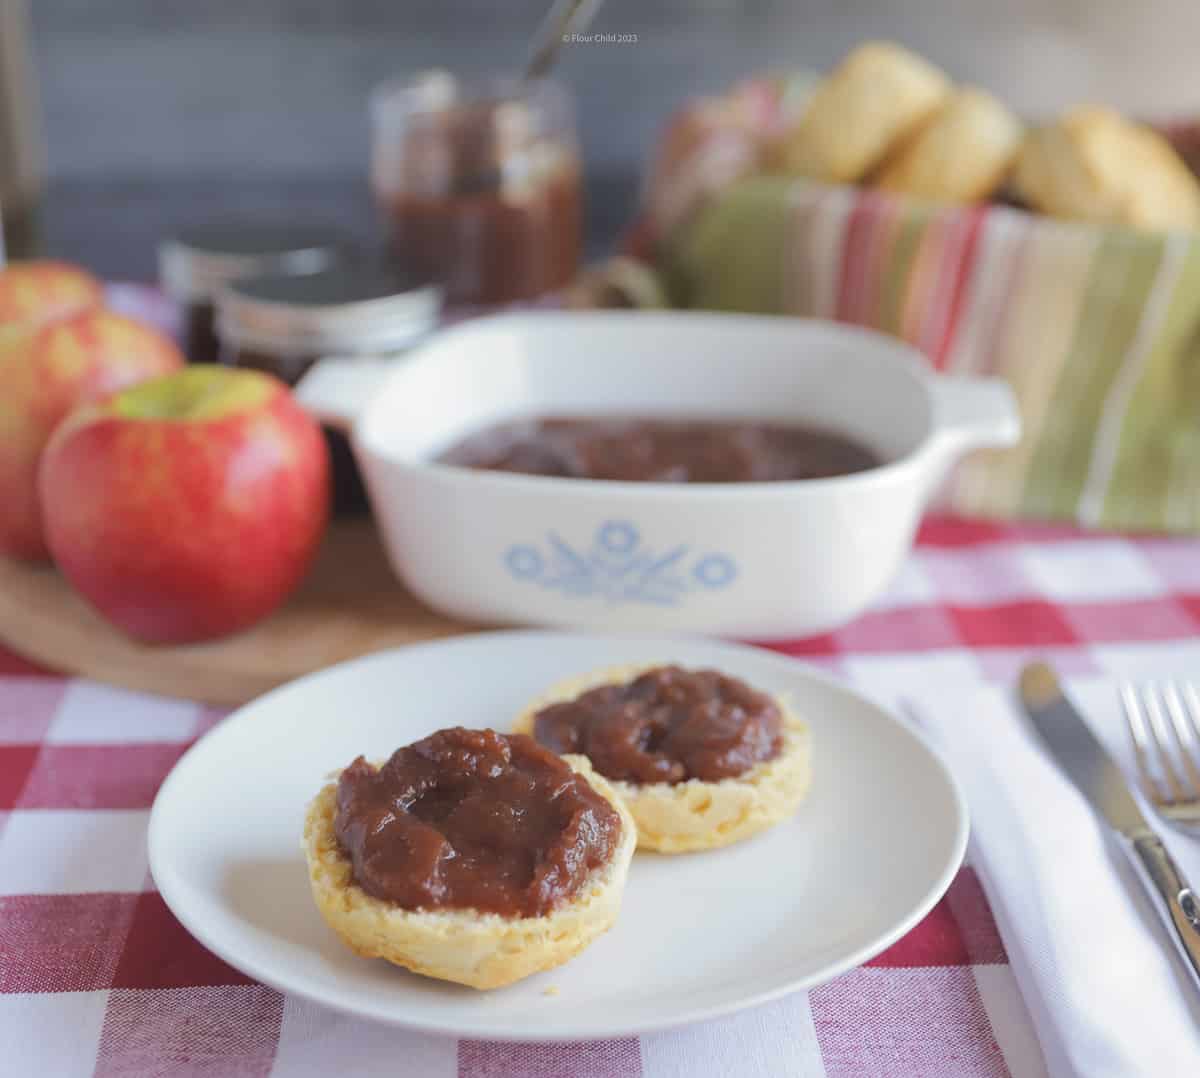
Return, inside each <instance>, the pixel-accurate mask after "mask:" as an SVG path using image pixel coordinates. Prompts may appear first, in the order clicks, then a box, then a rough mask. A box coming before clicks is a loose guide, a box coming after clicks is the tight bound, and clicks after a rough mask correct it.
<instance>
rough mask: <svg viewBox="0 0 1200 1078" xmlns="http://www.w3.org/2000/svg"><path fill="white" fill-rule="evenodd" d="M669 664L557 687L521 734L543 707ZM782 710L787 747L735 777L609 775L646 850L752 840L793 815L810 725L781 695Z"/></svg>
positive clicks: (524, 720) (520, 725)
mask: <svg viewBox="0 0 1200 1078" xmlns="http://www.w3.org/2000/svg"><path fill="white" fill-rule="evenodd" d="M661 665H662V664H655V663H649V664H638V665H631V666H618V667H611V668H609V669H605V670H597V671H593V672H592V673H589V674H585V675H582V676H580V677H576V678H572V679H570V680H568V681H565V682H563V683H561V684H559V685H556V686H553V687H552V688H550V689H549V690H548V691H547V692H546V693H545V694H544V695H543V696H541V697H539V698H538V699H536V700H534V701H533V702H532V703H531V704H530V705H529V706H528V707H527V708H526V709H525V710H524V711H523V712H522V713H521V714H520V716H518V718H517V720H516V722H515V723H514V725H513V730H514V732H515V733H528V734H532V733H533V731H534V719H535V717H536V715H537V713H538V712H539V711H541V710H542V709H544V708H546V707H549V706H550V705H552V704H557V703H562V702H565V701H569V700H574V699H575V698H576V697H578V696H580V695H582V694H583V693H585V692H587V691H588V690H590V689H595V688H598V687H601V686H606V685H621V684H624V683H626V682H631V681H633V680H634V679H635V678H637V677H638V676H639V675H642V674H644V673H646V672H647V671H650V670H654V669H658V668H659V667H660V666H661ZM772 700H773V702H774V703H775V705H776V707H778V708H779V711H780V715H781V720H782V722H781V727H780V733H781V741H782V744H781V747H780V750H779V752H778V753H777V754H776V755H775V756H773V757H771V758H770V759H767V760H763V761H761V762H759V763H756V764H754V765H753V766H752V767H750V768H749V769H748V770H746V771H744V772H742V773H741V774H739V775H736V776H734V777H732V778H723V779H720V780H718V781H704V780H701V779H696V778H689V779H687V780H686V781H683V782H676V783H668V782H652V783H635V782H629V781H624V780H619V779H609V782H610V783H611V785H612V787H613V789H614V790H615V791H616V793H617V796H618V797H619V798H620V799H621V800H622V801H623V802H624V804H625V805H626V806H627V807H628V809H629V812H630V813H631V814H632V816H633V819H634V821H635V822H636V823H637V833H638V848H639V849H641V850H654V851H657V852H659V853H689V852H693V851H698V850H711V849H716V848H718V847H721V846H728V845H729V844H731V843H734V842H738V841H740V840H742V839H745V838H749V837H750V836H751V835H755V834H758V833H759V832H760V831H765V830H766V829H767V828H769V827H772V826H774V825H775V824H777V823H780V822H781V821H783V820H785V819H787V818H788V817H790V816H791V815H792V814H793V813H794V812H795V811H796V809H797V807H798V806H799V804H800V802H801V801H802V800H804V797H805V795H806V794H807V793H808V789H809V785H810V781H811V744H810V736H809V731H808V725H807V723H805V722H804V721H803V720H802V719H801V718H800V717H799V716H798V715H797V714H796V713H795V712H794V711H793V710H792V709H791V707H790V706H789V705H788V703H787V701H786V700H784V699H781V698H777V697H773V698H772Z"/></svg>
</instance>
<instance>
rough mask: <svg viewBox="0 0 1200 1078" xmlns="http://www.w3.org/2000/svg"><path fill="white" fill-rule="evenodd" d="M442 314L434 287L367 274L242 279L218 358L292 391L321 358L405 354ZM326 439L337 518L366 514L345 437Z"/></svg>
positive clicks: (223, 313) (221, 321)
mask: <svg viewBox="0 0 1200 1078" xmlns="http://www.w3.org/2000/svg"><path fill="white" fill-rule="evenodd" d="M440 307H441V295H440V292H439V290H438V289H437V288H436V287H435V286H433V285H431V284H428V283H419V282H414V281H411V280H404V279H401V278H399V277H397V276H396V275H395V274H392V273H389V272H386V271H380V270H375V269H370V268H367V267H340V268H337V269H332V270H325V271H322V272H320V273H312V274H306V275H304V276H299V277H298V276H289V275H273V276H264V277H250V278H245V279H242V280H239V281H236V282H234V283H233V284H231V285H229V286H227V287H226V288H225V289H224V290H223V291H222V292H221V294H220V296H219V297H218V300H217V334H218V336H219V338H220V342H221V349H220V355H221V359H222V361H223V362H225V363H228V364H231V365H233V366H238V367H253V368H255V369H256V370H262V371H267V372H268V373H270V374H273V375H275V376H276V377H277V378H280V379H281V380H282V381H284V382H286V383H287V384H288V385H295V384H296V383H297V382H298V381H299V380H300V379H301V377H302V376H303V375H304V374H305V372H306V371H307V370H308V369H309V367H311V366H312V365H313V364H314V363H316V361H317V360H318V359H324V358H327V357H339V358H340V357H345V358H346V359H348V360H350V359H355V358H359V357H363V356H374V357H388V356H394V355H398V354H399V353H401V352H404V351H406V350H407V349H408V348H410V347H411V346H412V345H413V344H415V343H416V342H417V341H418V340H419V339H420V338H422V337H424V336H425V335H426V334H427V333H428V332H429V331H430V330H432V329H433V328H434V326H435V325H436V324H437V320H438V315H439V313H440ZM325 436H326V440H327V441H328V443H329V452H330V457H331V460H332V464H333V495H334V511H335V512H338V513H341V514H346V513H355V512H361V511H362V510H364V509H365V508H366V504H367V503H366V495H365V492H364V490H363V485H362V477H361V476H360V475H359V472H358V468H357V466H356V465H355V463H354V456H353V454H352V453H351V451H350V444H349V441H348V440H347V438H346V432H344V431H341V430H337V429H335V428H332V427H326V428H325Z"/></svg>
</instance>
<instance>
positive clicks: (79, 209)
mask: <svg viewBox="0 0 1200 1078" xmlns="http://www.w3.org/2000/svg"><path fill="white" fill-rule="evenodd" d="M0 2H5V0H0ZM547 2H548V0H441V2H429V0H343V2H340V3H339V2H337V0H33V2H32V4H31V7H32V17H33V50H34V54H35V60H36V66H37V72H38V86H39V91H40V97H41V108H42V115H43V126H44V130H45V136H46V143H47V170H48V176H49V178H50V181H51V193H52V199H51V207H50V208H51V211H52V212H51V213H50V214H49V215H48V221H47V226H48V227H47V234H48V240H49V242H50V244H51V246H52V247H53V248H55V249H56V250H58V251H59V252H60V253H72V251H73V250H74V249H75V248H76V247H79V246H80V245H81V244H83V243H84V241H86V246H87V249H89V250H90V251H92V258H91V260H92V261H93V262H97V261H98V262H99V265H98V268H100V269H101V270H110V269H115V268H118V264H119V268H122V269H127V270H129V271H130V272H132V273H134V274H135V275H148V274H149V273H150V272H151V271H152V261H153V260H152V246H153V241H154V238H155V236H156V235H157V234H158V233H159V232H161V231H162V230H163V229H165V228H169V227H170V224H171V223H172V222H174V221H176V220H179V219H181V218H185V219H186V218H195V217H197V216H203V215H204V214H205V213H207V212H210V211H211V210H212V209H214V208H217V209H219V208H221V207H223V206H227V205H232V206H235V207H239V208H242V209H258V208H263V209H267V208H269V207H270V206H272V205H280V206H281V207H282V208H284V209H286V210H287V211H288V212H289V213H295V214H304V215H324V216H332V217H334V218H335V219H338V220H341V221H342V222H343V223H345V224H346V225H348V226H349V227H351V228H352V229H353V230H355V231H357V232H359V233H360V234H364V235H365V234H368V233H369V231H370V229H371V223H370V207H369V199H368V197H367V192H366V188H365V183H364V181H363V175H364V171H365V162H366V154H367V144H368V128H367V122H366V114H365V99H366V96H367V93H368V92H369V90H370V88H371V87H372V86H373V85H375V84H376V83H378V82H379V81H381V80H383V79H385V78H387V77H389V76H392V75H395V74H397V73H402V72H404V71H411V70H413V69H416V68H420V67H425V66H429V65H433V64H442V65H446V66H450V67H454V68H457V69H460V70H468V71H469V70H475V71H478V70H493V69H498V68H506V67H513V66H515V65H517V64H519V63H520V61H521V60H522V58H523V56H524V50H525V46H526V42H527V40H528V38H529V36H530V35H531V33H532V31H533V29H534V28H535V27H536V25H537V24H538V22H539V20H540V17H541V15H542V13H543V11H544V10H545V7H546V6H547ZM593 29H594V30H596V31H609V32H623V33H634V34H637V36H638V42H637V44H631V45H584V44H578V45H573V46H569V47H567V49H566V50H565V52H564V55H563V59H562V61H561V68H560V72H559V73H560V75H561V77H562V78H563V79H564V80H565V81H566V82H568V83H569V84H570V85H571V87H572V89H573V90H574V92H575V95H576V98H577V101H578V116H579V128H580V132H581V136H582V139H583V145H584V151H585V157H586V164H587V168H588V177H589V184H590V188H591V190H590V194H591V202H592V205H591V216H590V222H589V224H590V232H591V237H592V244H593V249H598V248H599V247H602V246H603V244H604V243H605V242H606V241H607V240H608V239H609V237H611V235H612V234H613V232H614V231H615V229H616V227H617V224H618V222H619V221H620V220H621V219H622V218H623V217H625V216H626V215H627V214H628V213H629V212H630V207H631V204H632V200H633V192H634V182H635V177H636V175H637V171H638V167H639V162H640V161H641V160H642V159H643V157H644V155H645V153H646V150H647V147H648V146H649V145H650V143H651V140H652V139H653V136H654V133H655V132H656V131H657V130H658V129H659V128H660V127H661V125H662V123H663V121H664V120H665V118H666V117H667V116H668V115H669V113H670V111H671V110H672V109H673V108H674V107H676V106H677V105H678V104H679V103H681V102H682V101H684V100H685V99H687V98H688V97H689V96H691V95H693V94H696V93H700V92H705V91H711V90H716V89H718V88H720V87H721V86H723V85H725V84H727V83H729V82H730V81H732V80H733V79H735V78H737V77H739V76H741V75H743V74H745V73H747V72H750V71H754V70H758V69H762V68H770V67H798V66H812V67H818V68H823V67H827V66H828V65H829V64H830V63H831V62H833V61H834V60H835V59H836V58H837V57H838V56H839V55H841V53H843V52H844V51H845V50H846V49H847V48H848V47H850V46H851V45H853V44H854V43H855V42H857V41H859V40H862V39H863V38H864V37H866V36H873V37H889V38H895V39H898V40H901V41H903V42H905V43H906V44H909V45H911V46H913V47H915V48H917V49H919V50H921V51H922V52H924V53H925V54H927V55H928V56H929V57H930V58H931V59H933V60H935V61H937V62H938V63H940V64H942V65H943V66H945V67H946V68H947V69H948V70H949V71H950V72H951V74H953V75H954V76H955V77H957V78H960V79H969V80H971V81H975V82H978V83H982V84H983V85H985V86H988V87H990V88H991V89H993V90H995V91H998V92H1000V93H1001V94H1003V95H1004V96H1005V97H1006V98H1007V99H1008V100H1009V101H1011V102H1012V103H1013V104H1015V105H1016V106H1017V107H1019V108H1020V109H1021V110H1022V111H1024V112H1026V113H1027V114H1032V115H1036V114H1044V113H1047V112H1052V111H1053V110H1055V109H1056V108H1059V107H1061V106H1062V105H1064V104H1066V103H1069V102H1071V101H1075V100H1079V99H1099V100H1108V101H1112V102H1114V103H1118V104H1121V105H1124V106H1125V107H1127V108H1131V109H1135V110H1137V111H1141V112H1145V113H1153V114H1155V115H1163V114H1167V113H1171V114H1176V113H1184V112H1191V111H1193V110H1195V109H1196V108H1197V106H1198V105H1200V77H1198V76H1197V75H1196V74H1195V51H1194V48H1193V44H1194V42H1196V41H1197V40H1200V3H1196V2H1195V0H1153V2H1149V3H1140V4H1130V3H1128V0H1120V2H1118V0H1007V2H1003V3H995V2H994V0H841V2H840V3H839V2H835V0H794V2H787V0H742V2H737V0H608V3H607V4H606V5H605V7H604V8H603V9H602V10H601V12H600V14H599V16H598V18H597V20H596V22H595V24H594V26H593ZM114 221H120V222H122V223H123V229H124V236H125V239H124V240H123V241H122V242H120V243H117V241H116V240H109V241H106V242H105V241H102V237H103V236H111V235H114V234H115V233H116V232H117V231H118V230H117V229H115V228H114V225H113V222H114ZM98 246H99V247H102V248H104V249H103V250H97V247H98ZM118 248H119V256H118ZM135 249H136V253H131V252H135Z"/></svg>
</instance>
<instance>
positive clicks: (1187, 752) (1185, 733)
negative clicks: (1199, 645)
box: [1162, 681, 1200, 800]
mask: <svg viewBox="0 0 1200 1078" xmlns="http://www.w3.org/2000/svg"><path fill="white" fill-rule="evenodd" d="M1162 694H1163V702H1164V703H1165V704H1166V705H1167V714H1168V715H1170V716H1171V725H1172V726H1173V727H1174V728H1175V738H1176V740H1177V741H1178V742H1179V748H1180V749H1181V750H1182V757H1183V769H1184V771H1186V772H1187V778H1188V783H1189V785H1190V786H1191V789H1190V790H1189V791H1188V798H1189V799H1191V800H1195V799H1196V798H1198V797H1200V767H1197V765H1196V760H1197V754H1196V736H1195V734H1194V733H1193V732H1192V727H1191V725H1190V724H1189V723H1188V716H1187V710H1186V708H1185V706H1184V703H1183V698H1182V696H1181V695H1180V692H1179V686H1178V685H1176V684H1175V682H1173V681H1168V682H1166V683H1165V684H1164V685H1163V687H1162ZM1194 719H1195V716H1193V721H1194Z"/></svg>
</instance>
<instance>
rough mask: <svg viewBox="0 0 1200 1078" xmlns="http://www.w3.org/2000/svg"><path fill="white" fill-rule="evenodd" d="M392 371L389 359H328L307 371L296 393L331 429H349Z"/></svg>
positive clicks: (301, 403) (316, 416)
mask: <svg viewBox="0 0 1200 1078" xmlns="http://www.w3.org/2000/svg"><path fill="white" fill-rule="evenodd" d="M391 369H392V364H391V363H389V362H388V360H386V359H377V358H374V357H371V356H329V357H327V358H325V359H319V360H317V362H316V363H314V364H313V365H312V366H311V367H309V368H308V370H307V371H306V372H305V374H304V377H303V378H301V379H300V381H299V382H298V383H297V384H296V387H295V390H294V393H295V395H296V399H297V400H298V401H299V402H300V406H301V407H302V408H303V409H304V410H305V411H306V412H308V413H309V414H310V415H312V416H313V417H314V418H316V419H319V420H320V421H321V422H322V423H324V424H325V425H326V426H328V427H338V428H340V429H342V430H349V429H350V427H352V426H353V425H354V421H355V420H356V419H357V418H358V417H359V416H360V415H361V414H362V413H363V410H364V409H365V408H366V406H367V404H368V403H369V402H370V400H371V398H372V397H373V396H375V393H376V391H377V390H378V389H379V387H380V386H381V385H382V384H383V380H384V377H385V376H386V375H387V373H388V371H389V370H391Z"/></svg>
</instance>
